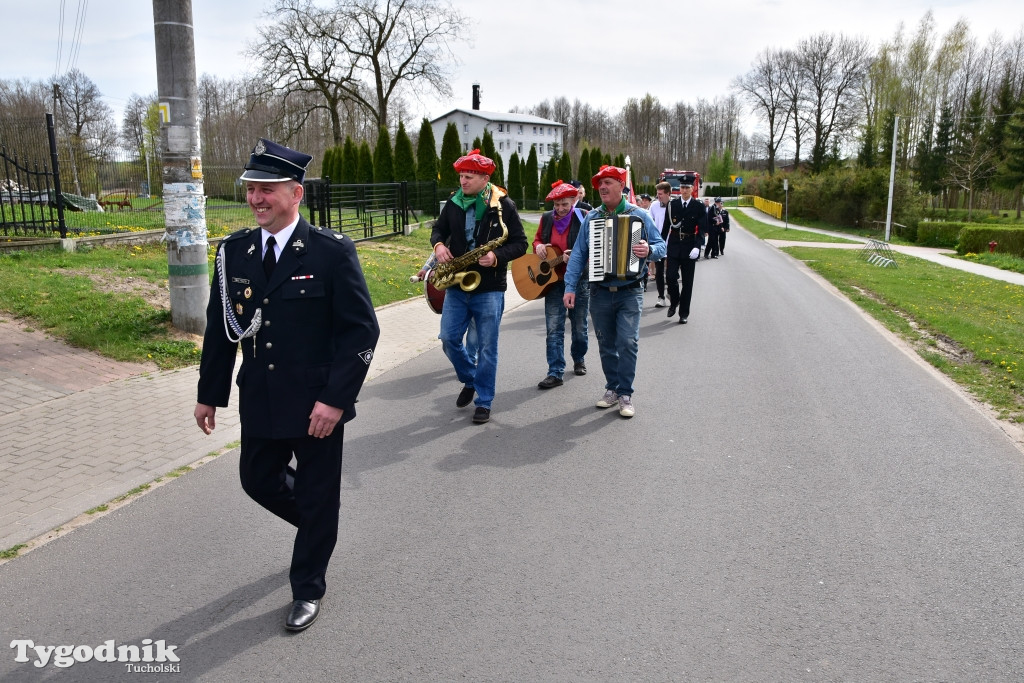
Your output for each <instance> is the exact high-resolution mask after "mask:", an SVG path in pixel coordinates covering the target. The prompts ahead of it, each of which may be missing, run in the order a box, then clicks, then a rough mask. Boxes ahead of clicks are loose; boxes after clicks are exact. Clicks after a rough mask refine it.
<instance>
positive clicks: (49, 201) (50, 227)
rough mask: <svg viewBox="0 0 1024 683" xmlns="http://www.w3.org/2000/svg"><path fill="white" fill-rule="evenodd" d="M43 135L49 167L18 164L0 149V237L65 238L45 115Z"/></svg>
mask: <svg viewBox="0 0 1024 683" xmlns="http://www.w3.org/2000/svg"><path fill="white" fill-rule="evenodd" d="M46 132H47V138H48V142H49V148H50V163H51V164H52V167H51V166H49V165H48V164H47V163H46V162H45V161H44V162H43V165H42V168H41V169H40V167H39V161H38V160H35V161H31V162H30V161H26V160H19V159H18V153H17V152H14V151H12V152H10V153H9V152H8V151H7V146H6V145H0V163H2V169H0V172H2V178H0V233H2V234H4V235H7V236H19V235H20V236H40V235H46V236H49V235H50V234H52V233H54V232H57V233H59V234H60V236H61V237H62V238H63V237H67V226H66V224H65V222H64V205H65V202H64V197H63V195H62V193H61V187H60V171H59V164H58V161H57V143H56V138H55V136H54V131H53V116H52V115H51V114H47V115H46Z"/></svg>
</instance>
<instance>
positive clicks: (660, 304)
mask: <svg viewBox="0 0 1024 683" xmlns="http://www.w3.org/2000/svg"><path fill="white" fill-rule="evenodd" d="M654 307H655V308H665V297H663V296H659V297H658V300H657V301H656V302H654Z"/></svg>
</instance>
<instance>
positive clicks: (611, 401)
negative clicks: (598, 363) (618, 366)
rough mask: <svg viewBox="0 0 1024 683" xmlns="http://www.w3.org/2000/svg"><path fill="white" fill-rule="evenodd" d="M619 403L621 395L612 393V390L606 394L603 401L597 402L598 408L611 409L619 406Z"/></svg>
mask: <svg viewBox="0 0 1024 683" xmlns="http://www.w3.org/2000/svg"><path fill="white" fill-rule="evenodd" d="M618 403H619V395H618V394H617V393H615V392H614V391H612V390H611V389H609V390H608V391H606V392H604V396H602V397H601V400H600V401H598V402H597V407H598V408H611V407H612V406H614V405H618Z"/></svg>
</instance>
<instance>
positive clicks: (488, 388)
mask: <svg viewBox="0 0 1024 683" xmlns="http://www.w3.org/2000/svg"><path fill="white" fill-rule="evenodd" d="M504 312H505V292H480V293H479V294H477V293H475V292H464V291H462V290H461V289H459V288H458V287H451V288H449V289H448V291H447V292H446V293H445V296H444V308H442V309H441V334H439V335H438V339H440V340H441V348H442V349H443V350H444V355H446V356H448V360H450V361H451V363H452V367H454V368H455V374H456V376H457V377H458V378H459V381H460V382H462V383H463V384H465V385H466V386H467V387H472V388H474V389H476V399H475V400H474V403H476V405H477V406H478V407H480V408H490V407H491V401H493V400H494V382H495V377H496V376H497V374H498V327H499V326H500V325H501V315H502V313H504ZM470 323H475V325H476V337H477V357H476V359H473V358H472V357H471V356H470V354H469V352H468V351H467V349H466V345H465V344H463V343H462V340H463V337H465V336H466V332H467V331H468V330H469V327H470Z"/></svg>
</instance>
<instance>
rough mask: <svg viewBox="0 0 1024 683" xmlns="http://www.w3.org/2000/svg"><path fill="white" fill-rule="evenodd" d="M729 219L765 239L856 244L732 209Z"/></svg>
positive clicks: (853, 241)
mask: <svg viewBox="0 0 1024 683" xmlns="http://www.w3.org/2000/svg"><path fill="white" fill-rule="evenodd" d="M729 219H730V221H732V222H733V223H737V224H739V226H740V227H742V228H744V229H745V230H749V231H750V232H752V233H754V235H756V236H757V237H759V238H761V239H763V240H789V241H791V242H832V243H836V244H844V243H845V244H856V243H857V242H856V240H848V239H843V238H842V237H832V236H831V235H822V234H821V233H818V232H809V231H807V230H800V229H799V228H794V227H790V228H789V229H788V230H787V229H786V228H781V227H779V226H777V225H770V224H768V223H764V222H762V221H759V220H757V219H756V218H751V217H750V216H748V215H747V214H745V213H741V212H739V211H735V210H734V211H730V212H729Z"/></svg>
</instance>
